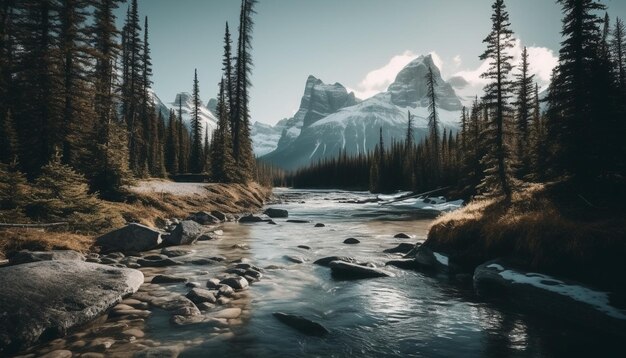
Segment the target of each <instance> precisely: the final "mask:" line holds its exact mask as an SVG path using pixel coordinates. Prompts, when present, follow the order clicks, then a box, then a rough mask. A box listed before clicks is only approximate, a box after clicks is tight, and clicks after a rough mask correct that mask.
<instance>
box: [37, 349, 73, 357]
mask: <svg viewBox="0 0 626 358" xmlns="http://www.w3.org/2000/svg"><path fill="white" fill-rule="evenodd" d="M71 357H72V352H70V351H68V350H64V349H63V350H56V351H52V352H50V353H47V354H44V355H42V356H40V358H71Z"/></svg>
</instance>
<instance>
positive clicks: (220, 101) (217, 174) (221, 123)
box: [210, 78, 237, 183]
mask: <svg viewBox="0 0 626 358" xmlns="http://www.w3.org/2000/svg"><path fill="white" fill-rule="evenodd" d="M225 87H226V80H225V79H224V78H222V80H221V81H220V85H219V94H218V98H217V108H216V111H217V119H218V122H217V129H216V130H215V131H214V132H213V141H212V145H211V160H210V162H211V175H212V178H213V180H214V181H216V182H222V183H228V182H232V181H234V180H235V179H236V176H237V173H236V169H235V160H234V158H233V152H232V150H233V149H232V139H231V136H230V134H231V130H230V116H229V113H228V108H227V105H226V104H227V98H226V88H225Z"/></svg>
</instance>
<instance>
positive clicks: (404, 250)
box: [383, 242, 415, 254]
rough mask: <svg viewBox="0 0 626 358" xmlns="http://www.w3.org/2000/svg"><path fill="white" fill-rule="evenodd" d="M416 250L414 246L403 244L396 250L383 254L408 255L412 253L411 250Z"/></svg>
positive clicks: (389, 250)
mask: <svg viewBox="0 0 626 358" xmlns="http://www.w3.org/2000/svg"><path fill="white" fill-rule="evenodd" d="M414 248H415V245H414V244H409V243H406V242H403V243H401V244H400V245H398V246H396V247H394V248H391V249H386V250H383V252H386V253H388V254H396V253H401V254H406V253H409V252H411V250H413V249H414Z"/></svg>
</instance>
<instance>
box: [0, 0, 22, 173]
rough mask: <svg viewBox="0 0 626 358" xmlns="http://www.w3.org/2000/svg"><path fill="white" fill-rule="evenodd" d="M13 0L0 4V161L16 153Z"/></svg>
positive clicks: (13, 156)
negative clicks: (13, 115) (13, 110)
mask: <svg viewBox="0 0 626 358" xmlns="http://www.w3.org/2000/svg"><path fill="white" fill-rule="evenodd" d="M14 8H15V3H14V1H4V2H2V5H0V163H5V164H8V163H11V162H12V161H13V160H14V159H15V156H16V155H17V154H18V153H17V150H18V147H17V134H16V133H15V127H14V123H13V118H12V116H11V106H12V105H13V104H14V101H13V99H14V97H13V96H14V95H15V90H14V87H13V72H14V70H15V69H14V68H13V65H14V64H13V60H14V56H15V54H14V52H15V49H14V34H13V32H14V31H13V21H14V16H15V15H14V10H15V9H14Z"/></svg>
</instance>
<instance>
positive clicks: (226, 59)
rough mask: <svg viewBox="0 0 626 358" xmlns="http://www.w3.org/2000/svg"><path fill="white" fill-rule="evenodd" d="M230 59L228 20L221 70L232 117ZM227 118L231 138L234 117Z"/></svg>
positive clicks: (230, 42)
mask: <svg viewBox="0 0 626 358" xmlns="http://www.w3.org/2000/svg"><path fill="white" fill-rule="evenodd" d="M232 59H233V55H232V40H231V39H230V30H229V29H228V22H226V29H225V30H224V55H223V57H222V71H223V73H224V81H225V85H226V99H227V100H228V102H227V103H226V106H227V108H228V112H229V117H232V115H233V113H232V111H231V109H232V107H233V106H234V103H235V99H234V96H235V90H234V88H233V86H234V82H233V64H232ZM229 120H230V121H231V123H230V127H231V138H232V137H233V136H234V132H233V130H234V128H235V126H234V125H233V122H234V118H229Z"/></svg>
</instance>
